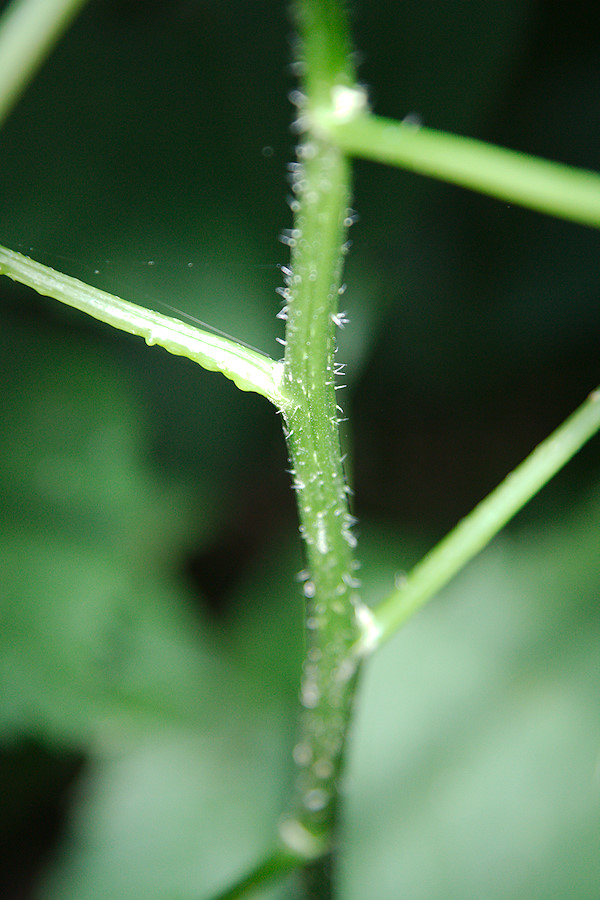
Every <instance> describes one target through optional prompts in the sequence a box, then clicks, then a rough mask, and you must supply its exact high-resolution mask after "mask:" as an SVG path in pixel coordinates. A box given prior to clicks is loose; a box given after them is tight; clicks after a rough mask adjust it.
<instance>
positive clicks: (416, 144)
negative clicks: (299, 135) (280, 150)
mask: <svg viewBox="0 0 600 900" xmlns="http://www.w3.org/2000/svg"><path fill="white" fill-rule="evenodd" d="M316 116H317V121H315V122H314V127H315V129H316V130H317V131H318V132H319V133H320V134H321V135H322V136H323V137H324V138H326V139H328V140H329V141H331V142H333V143H335V144H336V145H337V146H338V147H339V148H340V150H342V151H343V152H344V153H348V154H350V155H352V156H359V157H363V158H364V159H371V160H374V161H376V162H381V163H387V164H389V165H393V166H400V167H402V168H404V169H409V170H410V171H412V172H417V173H419V174H421V175H429V176H431V177H433V178H439V179H442V180H444V181H448V182H450V183H452V184H458V185H461V186H462V187H466V188H470V189H471V190H474V191H479V192H480V193H483V194H489V195H490V196H491V197H496V198H497V199H499V200H505V201H508V202H509V203H517V204H519V205H520V206H525V207H528V208H529V209H534V210H537V211H538V212H542V213H548V214H550V215H553V216H558V217H559V218H562V219H569V220H571V221H572V222H579V223H580V224H583V225H592V226H593V227H595V228H599V227H600V174H598V173H597V172H592V171H588V170H586V169H576V168H574V167H572V166H566V165H562V164H561V163H557V162H552V161H550V160H545V159H538V158H537V157H534V156H529V155H527V154H526V153H518V152H517V151H514V150H507V149H505V148H504V147H496V146H494V145H492V144H486V143H484V142H483V141H478V140H474V139H473V138H468V137H461V136H459V135H455V134H448V133H446V132H443V131H436V130H435V129H433V128H422V127H419V126H416V125H413V124H409V123H408V122H396V121H394V120H392V119H384V118H381V117H379V116H374V115H371V114H369V113H367V112H366V111H365V112H364V114H363V115H362V116H360V117H355V118H353V119H352V120H351V121H344V119H343V118H340V117H339V116H338V117H336V116H335V115H332V114H331V112H330V111H328V110H326V109H319V110H317V113H316Z"/></svg>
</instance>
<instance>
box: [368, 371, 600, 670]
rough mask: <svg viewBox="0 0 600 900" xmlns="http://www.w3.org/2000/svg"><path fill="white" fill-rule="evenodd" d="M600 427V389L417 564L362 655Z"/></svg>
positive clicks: (386, 603) (377, 616)
mask: <svg viewBox="0 0 600 900" xmlns="http://www.w3.org/2000/svg"><path fill="white" fill-rule="evenodd" d="M599 430H600V388H599V389H597V390H595V391H593V392H592V393H591V394H590V395H589V397H588V398H587V400H585V402H584V403H583V404H582V405H581V406H580V407H579V409H577V410H576V411H575V412H574V413H573V414H572V415H571V416H569V418H568V419H567V420H566V421H565V422H563V424H562V425H560V426H559V427H558V428H557V429H556V431H554V432H553V433H552V434H551V435H550V437H548V438H546V440H545V441H543V442H542V443H541V444H539V445H538V447H536V449H535V450H534V451H533V452H532V453H531V454H530V455H529V456H528V457H527V459H525V460H524V461H523V462H522V463H521V464H520V465H519V466H517V468H516V469H514V471H513V472H511V473H510V475H508V476H507V477H506V478H505V479H504V481H503V482H502V483H501V484H500V485H498V487H497V488H496V489H495V490H494V491H492V493H491V494H489V496H488V497H486V498H485V500H482V501H481V503H479V504H478V505H477V506H476V507H475V509H474V510H473V511H472V512H471V513H469V515H468V516H466V517H465V518H464V519H463V520H462V521H461V522H459V524H458V525H457V526H456V528H454V529H453V530H452V531H451V532H450V534H448V535H447V536H446V537H445V538H444V539H443V540H442V541H440V543H439V544H438V545H437V546H436V547H434V548H433V550H431V551H430V552H429V553H428V554H427V555H426V556H425V557H424V558H423V559H422V560H421V562H419V563H418V564H417V565H416V566H415V567H414V569H413V570H412V572H410V573H409V575H408V578H407V579H406V581H405V582H404V584H402V586H401V587H399V588H398V589H397V590H395V591H393V592H392V593H391V594H390V595H389V596H388V597H387V598H386V599H385V600H383V601H382V603H380V604H379V606H378V607H377V608H376V609H375V610H374V611H373V616H374V623H373V624H374V627H373V630H372V632H371V634H370V635H369V636H368V640H364V641H363V643H362V646H361V645H359V648H360V649H361V650H362V652H363V653H364V654H366V653H369V652H371V651H372V650H374V649H375V648H376V647H378V646H379V645H380V644H382V643H384V642H385V641H387V639H388V638H390V637H391V636H392V635H393V634H394V633H395V632H396V631H397V630H398V629H399V628H400V627H401V626H402V625H403V624H404V622H406V620H407V619H409V618H410V617H411V616H412V615H414V613H416V612H417V611H418V610H419V609H420V608H421V607H422V606H424V605H425V603H427V601H428V600H430V599H432V597H434V596H435V594H436V593H437V592H438V591H439V590H440V589H441V588H442V587H444V586H445V585H446V584H447V583H448V582H449V581H450V579H451V578H453V577H454V575H456V573H457V572H458V571H460V569H462V568H463V567H464V566H465V565H466V564H467V563H468V562H469V561H470V560H471V559H473V557H474V556H476V555H477V554H478V553H479V551H480V550H482V549H483V548H484V547H485V546H486V544H488V543H489V542H490V541H491V539H492V538H493V537H494V536H495V535H496V534H497V533H498V532H499V531H500V529H501V528H503V527H504V525H506V523H507V522H508V521H509V520H510V519H511V518H512V517H513V516H514V515H515V514H516V513H518V512H519V510H520V509H522V508H523V507H524V506H525V504H526V503H528V501H529V500H531V498H532V497H534V496H535V494H537V492H538V491H539V490H540V489H541V488H542V487H543V486H544V485H545V484H547V482H548V481H550V479H551V478H552V477H553V476H554V475H556V473H557V472H559V471H560V470H561V469H562V467H563V466H564V465H566V463H568V462H569V460H570V459H571V458H572V457H573V456H574V455H575V454H576V453H577V452H578V450H580V449H581V448H582V447H583V445H584V444H585V443H586V442H587V441H588V440H590V438H592V437H593V436H594V435H595V434H596V433H597V432H598V431H599Z"/></svg>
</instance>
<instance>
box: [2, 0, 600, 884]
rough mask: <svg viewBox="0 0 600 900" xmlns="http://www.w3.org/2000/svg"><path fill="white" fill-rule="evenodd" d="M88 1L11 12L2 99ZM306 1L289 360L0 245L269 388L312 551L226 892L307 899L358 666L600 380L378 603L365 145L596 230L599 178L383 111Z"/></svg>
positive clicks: (595, 409)
mask: <svg viewBox="0 0 600 900" xmlns="http://www.w3.org/2000/svg"><path fill="white" fill-rule="evenodd" d="M81 5H82V3H81V0H80V2H79V3H73V2H70V3H69V2H62V3H61V2H58V0H57V2H55V3H54V4H44V3H37V2H35V0H22V2H20V3H16V2H15V3H13V4H12V6H11V7H9V8H8V9H7V10H6V13H5V21H4V23H3V28H2V33H1V38H0V40H1V41H2V44H1V50H0V92H1V94H2V100H3V111H4V113H6V112H7V111H8V109H9V108H10V106H11V104H12V103H13V102H14V100H15V98H16V97H17V96H18V94H19V91H20V89H21V88H22V87H23V85H24V84H25V83H26V82H27V80H28V79H29V78H30V77H31V74H32V72H33V71H34V70H35V67H36V64H37V63H38V62H39V60H40V59H41V58H43V55H44V53H45V52H46V51H47V49H48V47H49V46H50V44H51V43H52V41H53V39H54V38H56V36H57V35H58V34H59V33H60V31H61V30H62V28H64V26H65V25H66V23H67V22H68V21H69V19H70V18H71V17H72V15H73V14H74V13H75V12H76V10H77V8H78V7H79V6H81ZM44 7H45V12H44V15H41V12H40V10H41V9H42V8H44ZM293 11H294V16H295V23H296V27H297V35H298V40H297V46H296V48H295V50H296V61H295V64H294V70H295V74H296V76H297V78H298V87H297V89H295V90H294V91H293V92H292V95H291V100H292V103H293V105H294V107H295V114H294V123H293V129H294V131H295V133H296V135H297V141H298V145H297V158H296V160H295V161H294V162H292V163H291V164H290V167H289V171H290V183H291V189H292V197H291V200H290V206H291V209H292V212H293V225H292V227H291V228H289V229H287V230H285V231H284V232H283V235H282V240H283V242H284V243H285V244H286V245H287V246H288V247H289V251H290V258H289V262H288V263H286V264H285V265H284V266H283V267H282V270H281V271H282V275H283V286H282V287H281V288H280V294H281V300H282V306H281V310H280V312H279V318H280V319H282V320H284V322H285V338H284V339H283V340H282V343H283V345H284V348H285V349H284V353H283V358H282V359H271V358H269V357H268V356H266V355H264V354H263V353H261V352H258V351H255V350H253V349H250V348H249V347H247V346H246V345H245V344H242V343H239V342H237V341H235V340H234V339H231V338H229V337H225V336H223V335H221V334H216V333H213V332H211V331H209V330H206V329H205V328H202V327H196V326H193V325H190V324H187V323H184V322H182V321H180V320H179V319H178V318H174V317H172V316H166V315H163V314H160V313H158V312H155V311H151V310H148V309H145V308H143V307H140V306H137V305H135V304H133V303H130V302H127V301H125V300H123V299H120V298H118V297H116V296H113V295H111V294H108V293H106V292H103V291H101V290H98V289H96V288H94V287H92V286H90V285H87V284H84V283H82V282H81V281H78V280H75V279H73V278H71V277H69V276H67V275H64V274H61V273H60V272H57V271H55V270H53V269H50V268H48V267H46V266H44V265H42V264H40V263H38V262H35V261H33V260H32V259H30V258H28V257H26V256H23V255H21V254H20V253H17V252H14V251H12V250H9V249H5V248H0V272H1V273H2V274H4V275H6V276H8V277H9V278H11V279H13V280H15V281H18V282H21V283H22V284H24V285H27V286H29V287H31V288H33V289H34V290H35V291H37V292H39V293H40V294H42V295H46V296H49V297H53V298H55V299H56V300H58V301H60V302H62V303H65V304H68V305H69V306H71V307H74V308H76V309H78V310H81V311H82V312H85V313H87V314H88V315H90V316H93V317H94V318H96V319H98V320H100V321H102V322H105V323H107V324H109V325H112V326H114V327H115V328H118V329H121V330H122V331H125V332H128V333H130V334H133V335H138V336H140V337H142V338H143V339H144V340H145V341H146V343H147V344H148V345H158V346H161V347H163V348H165V349H166V350H168V351H169V352H170V353H173V354H176V355H179V356H185V357H188V358H189V359H191V360H193V361H195V362H197V363H198V364H199V365H200V366H202V367H203V368H205V369H208V370H210V371H213V372H221V373H222V374H224V375H225V376H226V377H227V378H229V379H231V380H232V381H233V382H234V383H235V385H236V386H237V387H238V388H240V389H241V390H243V391H253V392H256V393H258V394H260V395H262V396H263V397H264V398H266V400H267V401H269V402H270V403H271V404H272V405H273V407H274V409H275V411H276V413H277V414H278V415H279V416H280V417H281V422H282V425H283V433H284V436H285V440H286V442H287V447H288V451H289V458H290V474H291V481H292V488H293V490H294V492H295V496H296V500H297V508H298V516H299V520H300V526H299V528H300V535H301V538H302V542H303V547H304V554H305V560H306V565H305V569H304V570H303V572H302V573H301V575H300V581H301V585H302V593H303V596H304V601H305V632H306V634H305V659H304V664H303V667H302V679H301V684H300V685H299V726H298V736H297V740H296V742H295V744H294V749H293V766H294V769H295V775H294V788H293V791H292V796H291V798H290V800H289V804H288V806H287V810H286V811H285V812H284V814H283V815H282V816H281V819H280V822H279V827H278V833H277V834H274V835H273V841H272V851H271V853H270V854H268V855H267V856H266V857H265V858H264V859H263V860H262V861H260V862H259V863H258V865H257V866H256V868H255V869H254V870H253V871H251V872H250V873H249V874H248V875H247V876H245V877H243V878H242V879H241V880H240V881H239V882H238V884H237V885H236V886H235V887H233V888H231V889H230V890H227V891H226V892H225V893H223V894H222V896H229V897H233V896H246V895H249V894H250V893H251V892H253V891H254V890H255V889H257V888H263V889H264V888H265V885H266V884H267V883H271V882H275V883H276V882H277V880H278V879H283V878H285V877H287V876H288V875H289V873H290V872H297V873H301V874H302V875H303V878H302V879H301V881H302V884H303V885H304V888H303V890H304V891H305V896H310V897H317V896H319V897H327V896H331V895H332V894H333V893H335V891H336V885H337V874H336V873H337V869H336V860H337V854H338V853H339V852H340V846H339V832H338V823H339V818H340V808H341V803H342V800H343V791H342V787H343V783H344V768H343V764H344V761H345V757H346V751H347V745H348V737H349V728H350V726H351V723H352V719H353V704H354V699H355V694H356V689H357V680H358V676H359V673H360V672H361V670H362V668H363V667H364V666H365V665H367V664H368V661H369V659H370V658H371V657H372V656H373V655H374V654H377V652H378V651H379V649H380V648H381V647H382V645H383V644H385V643H386V642H387V641H388V640H389V639H390V638H391V637H392V636H393V635H395V634H396V632H397V631H398V630H399V629H400V628H401V626H403V625H404V624H405V623H406V621H407V620H408V619H409V618H411V617H412V616H413V615H414V613H416V612H417V611H418V610H419V609H421V607H423V605H424V604H426V603H427V602H428V601H429V600H431V599H432V598H434V597H435V596H436V594H437V593H438V592H439V591H440V589H441V588H442V587H444V585H446V584H447V583H448V582H449V581H450V580H451V579H452V578H453V577H454V576H455V575H456V573H457V572H459V570H461V569H462V568H463V567H464V566H465V565H466V564H467V563H468V562H469V561H470V560H471V559H473V557H474V556H475V555H476V554H478V553H479V551H480V550H482V548H483V547H485V546H486V545H487V544H488V542H489V541H490V540H491V538H492V537H493V536H494V535H496V534H497V533H498V532H499V531H500V529H502V527H503V526H504V525H505V524H506V523H507V521H508V520H509V519H510V518H511V517H512V516H514V515H515V513H517V512H518V511H519V510H520V509H521V508H522V507H523V506H524V505H525V504H526V503H527V501H528V500H529V499H530V498H531V497H533V496H534V495H535V494H536V493H537V492H538V491H539V490H540V488H542V487H543V486H544V485H545V484H546V483H547V482H548V480H549V479H551V478H552V476H553V475H554V474H555V473H556V472H558V471H559V470H560V469H561V468H562V467H563V466H564V465H565V463H566V462H568V461H569V460H570V459H571V457H572V456H573V455H574V454H575V453H576V452H577V451H578V450H579V449H580V448H581V447H582V446H583V445H584V444H585V443H586V442H587V441H588V440H589V439H590V438H591V437H592V436H593V435H594V434H595V433H596V431H597V430H598V428H600V392H599V391H595V392H593V393H591V394H590V395H589V397H588V398H587V400H586V401H585V402H584V403H583V405H582V406H581V407H580V408H579V409H578V410H576V411H575V412H574V413H573V415H572V416H570V417H569V418H568V419H567V420H566V421H565V422H564V423H563V424H562V425H561V426H560V427H559V428H558V429H557V431H556V432H554V433H553V434H552V435H551V436H550V437H549V438H548V439H547V440H545V441H544V442H543V443H542V444H541V445H539V446H538V447H537V448H536V449H535V450H534V451H533V452H532V454H531V455H530V456H529V457H528V458H527V459H526V460H525V461H524V462H523V463H522V464H521V465H520V466H519V467H518V468H517V469H516V470H515V471H513V472H512V473H511V474H510V475H509V476H508V477H507V478H506V480H505V481H503V482H502V483H501V484H500V485H499V487H498V488H497V489H496V490H495V491H493V492H492V494H490V495H489V496H488V497H487V498H486V499H485V500H484V501H483V502H482V503H480V504H479V505H478V506H477V507H476V508H475V509H474V510H473V511H472V512H471V513H470V514H469V515H468V516H467V517H466V518H465V519H463V520H462V521H461V522H460V523H459V524H458V525H457V527H456V528H455V529H454V530H453V531H452V532H451V533H450V534H448V536H447V537H446V538H445V539H444V540H442V541H441V543H439V544H438V545H437V546H436V547H434V549H433V550H431V551H430V552H429V553H428V554H427V555H426V556H425V557H424V558H423V559H422V560H421V561H420V562H419V563H418V564H417V565H416V566H415V567H414V569H413V570H412V571H410V572H409V573H408V574H407V575H406V577H404V578H402V579H400V580H399V581H398V583H397V584H394V585H390V589H389V593H388V595H387V597H385V599H384V600H383V601H382V602H380V603H379V604H377V605H376V606H372V605H370V603H369V600H370V598H369V597H365V596H363V595H362V593H361V580H360V571H359V563H358V558H359V547H358V546H357V543H358V542H357V536H356V534H355V528H354V525H355V519H354V517H353V515H352V511H351V508H350V505H349V494H350V491H349V489H348V484H347V478H346V473H345V471H344V457H343V455H342V452H341V449H340V434H339V428H340V422H341V421H342V420H343V416H344V413H343V409H342V404H341V403H340V400H339V396H340V395H339V393H338V390H339V388H341V387H342V386H343V378H344V365H343V364H342V363H341V362H339V361H338V360H337V358H336V336H337V335H338V333H339V331H340V329H343V328H345V327H346V326H347V325H348V320H347V316H346V314H345V312H344V302H343V300H344V297H343V294H344V283H343V265H344V258H345V256H346V254H347V252H348V249H349V246H350V244H349V240H348V230H349V228H350V227H351V225H352V223H353V221H354V218H355V213H354V211H353V209H352V196H351V194H352V188H351V177H352V164H351V161H352V158H353V157H361V158H364V159H369V160H375V161H378V162H381V163H385V164H388V165H391V166H398V167H404V168H408V169H410V170H412V171H414V172H418V173H421V174H423V175H428V176H433V177H436V178H439V179H443V180H447V181H448V182H452V183H454V184H457V185H461V186H464V187H467V188H471V189H473V190H476V191H480V192H482V193H485V194H488V195H490V196H492V197H496V198H501V199H503V200H505V201H507V202H510V203H515V204H520V205H522V206H525V207H529V208H531V209H535V210H537V211H539V212H543V213H548V214H550V215H553V216H557V217H562V218H565V219H568V220H571V221H572V222H575V223H579V224H583V225H587V226H592V227H600V176H598V175H596V174H594V173H592V172H588V171H581V170H576V169H573V168H570V167H567V166H563V165H560V164H556V163H550V162H546V161H543V160H541V159H537V158H533V157H528V156H526V155H523V154H520V153H516V152H512V151H508V150H504V149H501V148H499V147H495V146H490V145H485V144H483V143H481V142H478V141H475V140H470V139H467V138H461V137H457V136H454V135H450V134H445V133H441V132H436V131H434V130H431V129H428V128H425V127H421V126H420V125H419V124H418V123H415V122H413V121H410V120H407V121H404V122H399V121H392V120H387V119H383V118H380V117H378V116H377V115H375V114H374V113H373V112H372V111H371V107H370V102H369V94H368V90H367V88H366V87H365V86H363V85H362V84H361V83H360V82H359V81H358V80H357V76H356V72H355V69H354V63H353V54H352V52H351V44H350V38H349V30H348V23H347V18H346V11H345V7H344V4H343V3H342V2H340V0H298V2H297V3H296V4H295V6H294V10H293ZM32 23H35V27H34V25H33V24H32ZM9 50H10V53H9ZM347 362H349V364H350V365H351V362H352V361H351V360H349V361H347ZM293 577H294V573H290V580H292V579H293ZM290 765H292V761H290ZM230 868H231V867H230ZM232 868H234V869H235V868H236V867H235V865H233V866H232ZM199 889H200V888H199ZM132 895H133V894H132ZM169 896H175V894H170V895H169ZM177 896H180V894H177Z"/></svg>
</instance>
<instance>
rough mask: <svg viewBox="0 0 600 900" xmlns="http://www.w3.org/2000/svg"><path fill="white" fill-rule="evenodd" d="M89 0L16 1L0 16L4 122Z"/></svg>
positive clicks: (0, 95) (0, 92) (0, 110)
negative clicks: (53, 48)
mask: <svg viewBox="0 0 600 900" xmlns="http://www.w3.org/2000/svg"><path fill="white" fill-rule="evenodd" d="M85 2H86V0H13V2H12V3H9V5H8V6H7V7H6V9H5V10H4V12H3V13H2V16H1V17H0V123H2V122H3V121H4V119H5V117H6V116H7V115H8V113H9V112H10V110H11V109H12V107H13V106H14V104H15V103H16V101H17V100H18V99H19V97H20V95H21V93H22V92H23V91H24V89H25V88H26V87H27V85H28V84H29V82H30V81H31V79H32V78H33V76H34V74H35V72H36V71H37V69H39V67H40V66H41V64H42V63H43V61H44V60H45V58H46V57H47V56H48V54H49V53H50V51H51V50H52V47H53V46H54V44H55V43H56V41H57V40H58V39H59V38H60V36H61V35H62V34H63V32H64V31H65V30H66V29H67V28H68V26H69V25H70V23H71V21H72V20H73V19H74V18H75V16H76V15H77V13H78V12H79V10H80V9H81V7H82V6H83V5H84V4H85Z"/></svg>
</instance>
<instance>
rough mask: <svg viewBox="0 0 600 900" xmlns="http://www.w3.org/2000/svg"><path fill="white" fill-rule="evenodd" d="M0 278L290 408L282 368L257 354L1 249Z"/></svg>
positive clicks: (13, 252)
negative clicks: (281, 388)
mask: <svg viewBox="0 0 600 900" xmlns="http://www.w3.org/2000/svg"><path fill="white" fill-rule="evenodd" d="M0 274H3V275H7V276H8V277H9V278H12V279H13V281H18V282H20V283H21V284H25V285H27V286H28V287H31V288H33V289H34V291H37V292H38V294H42V295H43V296H45V297H53V298H54V299H55V300H60V302H61V303H66V304H67V306H72V307H74V308H75V309H79V310H81V311H82V312H85V313H87V314H88V315H90V316H92V317H93V318H94V319H98V320H99V321H100V322H106V323H107V324H108V325H112V326H113V327H114V328H118V329H120V330H121V331H126V332H127V333H128V334H135V335H138V336H139V337H143V338H144V340H145V341H146V343H147V344H148V345H150V346H151V345H153V344H157V345H158V346H159V347H164V348H165V350H168V351H169V353H173V354H175V355H176V356H186V357H187V358H188V359H191V360H193V361H194V362H196V363H198V364H199V365H201V366H202V368H204V369H208V370H209V371H211V372H221V373H222V374H223V375H225V376H226V377H227V378H230V379H231V380H232V381H233V382H234V383H235V384H236V386H237V387H239V388H240V389H241V390H242V391H256V393H257V394H262V395H263V396H264V397H266V398H267V399H268V400H270V401H271V402H272V403H274V404H275V406H277V407H278V408H280V409H281V408H284V407H285V406H286V399H285V397H284V396H283V395H282V393H281V391H280V382H281V375H282V369H283V364H282V363H281V362H276V361H275V360H273V359H271V358H270V357H268V356H266V355H263V354H262V353H259V352H258V351H257V350H251V349H250V348H249V347H245V346H244V345H243V344H238V343H237V341H234V340H231V339H229V338H226V337H223V336H222V335H217V334H213V333H212V332H210V331H204V330H203V329H200V328H195V327H194V326H192V325H188V324H187V323H185V322H181V321H180V320H179V319H174V318H171V316H164V315H161V314H160V313H157V312H154V311H153V310H150V309H145V307H143V306H137V305H136V304H135V303H129V302H128V301H127V300H121V299H120V298H119V297H115V296H113V294H108V293H106V291H100V290H98V289H97V288H93V287H90V285H88V284H84V282H82V281H79V280H78V279H77V278H71V277H70V276H69V275H63V274H62V273H61V272H56V271H55V270H54V269H50V268H49V267H48V266H43V265H42V264H41V263H38V262H35V261H34V260H32V259H29V257H27V256H22V255H21V254H20V253H16V252H15V251H14V250H7V249H6V248H5V247H0Z"/></svg>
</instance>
